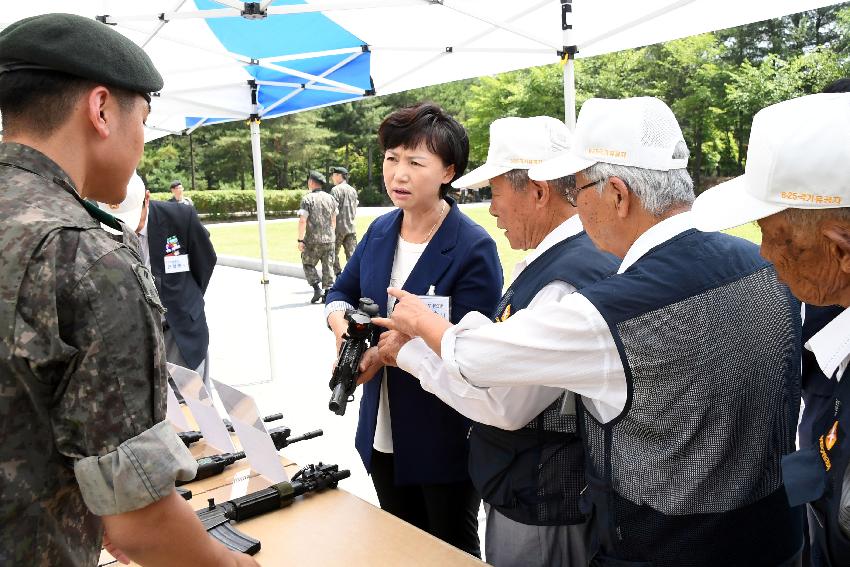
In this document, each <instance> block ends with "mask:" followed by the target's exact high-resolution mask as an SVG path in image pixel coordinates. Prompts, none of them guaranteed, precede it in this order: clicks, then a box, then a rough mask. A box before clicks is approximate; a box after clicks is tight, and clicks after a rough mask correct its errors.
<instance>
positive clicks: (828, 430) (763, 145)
mask: <svg viewBox="0 0 850 567" xmlns="http://www.w3.org/2000/svg"><path fill="white" fill-rule="evenodd" d="M848 207H850V94H846V93H840V94H817V95H811V96H806V97H802V98H798V99H793V100H789V101H785V102H781V103H779V104H775V105H773V106H769V107H767V108H765V109H764V110H762V111H760V112H759V113H758V114H756V116H755V118H754V120H753V128H752V134H751V135H750V144H749V148H748V150H747V167H746V172H745V173H744V175H742V176H741V177H737V178H735V179H733V180H731V181H729V182H727V183H724V184H722V185H719V186H717V187H716V188H714V189H711V190H709V191H706V192H705V193H704V194H703V195H700V197H699V198H698V199H697V201H696V203H695V204H694V213H695V216H696V220H697V226H698V227H699V228H701V229H704V230H718V229H721V228H727V227H731V226H736V225H739V224H743V223H745V222H750V221H753V220H757V221H758V224H759V226H760V227H761V230H762V244H761V253H762V256H764V257H765V258H767V259H768V260H770V261H771V262H773V263H774V265H775V266H776V270H777V272H778V273H779V277H780V278H781V279H782V281H784V282H785V283H787V284H788V285H789V286H790V288H791V291H792V292H794V295H796V296H797V297H799V298H800V299H801V300H802V301H804V302H806V303H807V304H811V305H833V304H835V305H841V306H843V307H845V308H846V307H848V306H850V208H848ZM849 338H850V313H848V311H847V310H845V311H843V312H842V313H841V314H839V315H838V316H837V317H836V318H835V319H834V320H832V321H831V322H830V323H829V324H827V325H826V326H825V327H824V328H823V329H822V330H821V331H820V332H818V333H817V334H816V335H814V336H813V337H812V338H811V339H810V340H809V341H808V342H807V343H806V345H805V347H806V348H807V349H808V350H810V351H812V352H813V353H814V355H815V358H816V359H817V362H818V365H819V366H820V368H821V370H822V371H823V373H824V375H825V376H827V377H828V378H833V379H834V380H835V381H836V382H837V384H836V386H835V390H834V392H833V393H832V400H831V401H830V403H826V404H823V407H819V408H818V410H819V414H818V415H816V416H815V417H814V420H813V424H814V425H813V426H812V428H811V431H810V432H809V435H810V438H809V439H805V440H804V439H801V440H800V444H801V445H802V446H804V447H805V448H804V449H801V450H800V451H798V452H796V453H794V454H793V455H790V456H788V457H786V458H785V459H784V460H783V463H782V471H783V474H784V478H785V484H786V490H787V492H788V498H789V500H790V501H791V503H792V504H795V505H796V504H802V503H804V502H808V503H809V504H810V507H809V528H810V534H811V536H812V563H811V564H812V565H814V566H817V567H826V566H829V567H838V566H845V565H850V437H848V432H850V378H847V363H848V360H850V340H848V339H849ZM802 434H803V432H802V431H801V435H802Z"/></svg>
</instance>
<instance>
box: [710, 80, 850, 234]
mask: <svg viewBox="0 0 850 567" xmlns="http://www.w3.org/2000/svg"><path fill="white" fill-rule="evenodd" d="M848 206H850V93H834V94H814V95H809V96H804V97H800V98H795V99H791V100H786V101H784V102H780V103H778V104H774V105H772V106H768V107H767V108H764V109H762V110H760V111H759V112H758V113H757V114H756V115H755V117H754V118H753V127H752V130H751V133H750V144H749V147H748V148H747V165H746V167H745V168H744V175H741V176H739V177H736V178H735V179H731V180H729V181H727V182H726V183H721V184H720V185H717V186H716V187H713V188H711V189H709V190H707V191H705V192H704V193H703V194H701V195H700V196H699V197H697V199H696V201H695V202H694V206H693V213H694V214H693V217H694V222H695V223H696V227H697V228H698V229H700V230H704V231H711V230H721V229H724V228H730V227H733V226H738V225H741V224H744V223H747V222H750V221H754V220H758V219H761V218H764V217H767V216H770V215H772V214H775V213H778V212H780V211H783V210H785V209H790V208H793V209H834V208H838V207H848Z"/></svg>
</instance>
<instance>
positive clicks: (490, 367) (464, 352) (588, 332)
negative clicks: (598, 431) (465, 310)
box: [440, 212, 693, 423]
mask: <svg viewBox="0 0 850 567" xmlns="http://www.w3.org/2000/svg"><path fill="white" fill-rule="evenodd" d="M691 228H693V221H692V219H691V214H690V213H687V212H686V213H681V214H678V215H674V216H672V217H670V218H668V219H665V220H663V221H662V222H660V223H658V224H657V225H655V226H653V227H651V228H650V229H649V230H647V231H646V232H644V233H643V234H642V235H641V236H640V237H639V238H638V239H637V240H636V241H635V242H634V244H632V246H631V248H629V250H628V252H627V253H626V256H625V258H624V259H623V262H622V264H621V265H620V268H619V270H618V273H623V272H624V271H626V270H627V269H628V268H629V267H630V266H631V265H632V264H634V263H635V262H636V261H637V260H639V259H640V258H641V257H643V256H644V255H645V254H646V253H647V252H649V251H650V250H651V249H652V248H654V247H656V246H658V245H659V244H662V243H664V242H666V241H668V240H670V239H671V238H673V237H675V236H677V235H679V234H681V233H682V232H685V231H686V230H689V229H691ZM440 348H441V353H442V358H443V362H444V363H445V368H446V370H447V371H448V375H449V377H447V378H446V380H449V379H451V380H453V381H454V382H456V384H455V385H454V386H453V388H455V389H456V390H460V389H461V386H462V384H466V386H468V387H469V388H475V387H478V388H479V389H483V388H492V387H503V386H506V385H512V386H533V385H537V386H548V387H550V388H558V389H567V390H570V391H572V392H575V393H576V394H578V395H581V396H582V397H583V398H584V401H585V407H586V408H587V409H588V411H590V412H591V413H592V414H593V415H594V417H596V418H597V419H598V420H600V421H601V422H603V423H607V422H608V421H611V420H612V419H614V418H615V417H617V416H618V415H619V414H620V413H621V412H622V411H623V408H624V407H625V403H626V397H627V396H626V394H627V384H626V375H625V370H624V368H623V363H622V361H621V360H620V355H619V352H618V351H617V346H616V344H615V343H614V337H613V336H612V335H611V331H610V329H609V328H608V324H607V323H606V322H605V319H604V318H603V317H602V315H601V314H600V313H599V311H598V310H597V309H596V307H594V306H593V304H592V303H590V301H588V300H587V299H586V298H585V297H584V296H582V295H581V294H579V293H571V294H569V295H565V296H564V297H562V298H561V299H560V300H559V301H557V302H555V303H550V304H547V305H546V306H545V307H541V308H528V309H523V310H521V311H519V312H517V313H516V314H514V315H513V316H511V317H510V318H509V319H508V320H506V321H504V322H502V323H499V324H498V325H495V324H493V323H492V322H491V321H490V320H489V319H488V318H487V317H485V316H483V315H482V314H480V313H476V312H473V313H469V314H467V315H466V316H465V317H464V318H463V319H462V320H461V321H460V322H459V323H458V324H457V325H455V326H454V327H451V328H450V329H449V330H448V331H446V333H445V334H444V335H443V340H442V343H441V345H440Z"/></svg>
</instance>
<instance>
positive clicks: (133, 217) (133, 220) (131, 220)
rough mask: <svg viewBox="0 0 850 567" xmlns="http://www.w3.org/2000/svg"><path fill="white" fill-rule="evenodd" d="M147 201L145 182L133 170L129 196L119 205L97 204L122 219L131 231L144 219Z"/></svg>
mask: <svg viewBox="0 0 850 567" xmlns="http://www.w3.org/2000/svg"><path fill="white" fill-rule="evenodd" d="M144 202H145V182H144V181H142V178H141V177H139V174H138V173H135V172H133V177H131V178H130V182H129V183H128V184H127V196H126V197H124V200H123V201H121V203H120V204H118V205H108V204H106V203H98V204H97V205H98V206H99V207H100V208H101V209H103V210H104V211H106V212H107V213H109V214H110V215H112V216H113V217H115V218H117V219H119V220H121V221H123V222H124V224H126V225H127V228H129V229H130V230H131V231H135V230H136V228H137V227H138V226H139V222H141V220H142V209H143V208H144V204H145V203H144Z"/></svg>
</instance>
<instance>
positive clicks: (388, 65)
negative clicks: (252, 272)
mask: <svg viewBox="0 0 850 567" xmlns="http://www.w3.org/2000/svg"><path fill="white" fill-rule="evenodd" d="M836 3H838V2H832V1H828V0H770V1H767V0H763V1H751V2H741V1H739V0H643V1H642V2H633V1H630V0H520V1H517V0H262V1H260V2H242V1H239V0H145V1H133V0H33V1H32V2H17V3H5V5H4V6H3V8H2V9H0V22H2V23H0V26H3V25H7V24H9V23H11V22H14V21H16V20H18V19H20V18H23V17H27V16H32V15H35V14H42V13H47V12H71V13H75V14H80V15H83V16H87V17H91V18H97V19H98V20H100V21H102V22H104V23H106V24H109V25H114V26H115V29H116V30H118V31H119V32H121V33H123V34H124V35H126V36H127V37H129V38H131V39H132V40H134V41H136V42H137V43H138V44H139V45H141V46H143V47H144V48H145V50H146V51H147V52H148V53H149V54H150V56H151V58H152V59H153V60H154V63H155V64H156V66H157V68H158V69H159V70H160V72H161V73H162V74H163V77H164V79H165V87H164V88H163V90H162V92H161V93H158V95H157V96H156V97H155V98H154V101H153V103H152V113H151V116H150V117H149V119H148V125H149V129H148V136H147V137H148V139H154V138H156V137H159V136H163V135H167V134H178V135H179V134H189V133H191V132H192V131H194V130H195V129H197V128H199V127H201V126H204V125H207V124H213V123H216V122H222V121H231V120H247V121H248V123H249V125H250V129H251V142H252V150H253V157H254V182H255V190H256V196H257V215H258V219H259V230H260V253H261V258H262V268H263V279H262V282H263V287H264V292H265V299H266V320H267V331H268V341H269V360H270V365H271V376H272V379H273V378H274V377H275V374H276V373H275V369H274V356H273V354H272V353H273V348H272V343H273V339H272V328H271V317H270V306H269V285H268V282H269V279H268V262H267V254H266V239H265V222H264V221H265V217H264V211H263V199H262V187H263V182H262V167H261V160H260V159H259V158H260V155H259V152H260V143H259V142H260V121H261V120H262V119H263V118H273V117H277V116H282V115H285V114H290V113H294V112H300V111H304V110H310V109H314V108H319V107H322V106H328V105H332V104H338V103H341V102H347V101H351V100H356V99H359V98H363V97H367V96H380V95H384V94H390V93H395V92H400V91H404V90H408V89H413V88H417V87H422V86H428V85H434V84H439V83H445V82H449V81H455V80H460V79H466V78H471V77H477V76H484V75H490V74H495V73H502V72H506V71H512V70H516V69H521V68H527V67H533V66H538V65H546V64H551V63H554V62H557V61H561V60H565V65H564V67H563V68H564V99H565V103H566V104H565V108H566V114H567V115H566V121H567V123H568V124H571V125H573V124H574V123H575V85H574V75H573V65H572V59H573V57H589V56H593V55H599V54H602V53H610V52H614V51H619V50H624V49H631V48H636V47H641V46H644V45H648V44H652V43H657V42H661V41H668V40H672V39H677V38H681V37H686V36H689V35H694V34H698V33H703V32H707V31H712V30H717V29H723V28H729V27H733V26H738V25H742V24H747V23H751V22H756V21H760V20H765V19H769V18H775V17H779V16H783V15H786V14H791V13H795V12H800V11H803V10H810V9H814V8H819V7H823V6H827V5H830V4H836Z"/></svg>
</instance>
